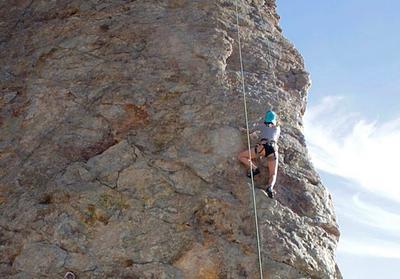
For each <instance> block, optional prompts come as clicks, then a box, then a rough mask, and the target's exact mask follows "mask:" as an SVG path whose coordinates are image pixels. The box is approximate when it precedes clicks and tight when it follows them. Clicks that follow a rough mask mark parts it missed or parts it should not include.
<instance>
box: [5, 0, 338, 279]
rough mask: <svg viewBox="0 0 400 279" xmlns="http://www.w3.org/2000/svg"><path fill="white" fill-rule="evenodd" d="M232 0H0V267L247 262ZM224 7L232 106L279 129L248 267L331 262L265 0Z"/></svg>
mask: <svg viewBox="0 0 400 279" xmlns="http://www.w3.org/2000/svg"><path fill="white" fill-rule="evenodd" d="M234 3H235V2H234V1H227V0H192V1H189V0H161V1H154V0H136V1H135V0H134V1H119V0H118V1H99V0H91V1H82V0H56V1H31V0H20V1H16V0H8V1H2V2H1V3H0V61H1V65H2V66H1V68H0V81H1V84H0V90H1V92H0V109H1V110H0V277H2V278H62V276H63V275H64V274H65V272H67V271H73V272H74V273H75V274H77V276H78V277H79V278H258V263H257V249H256V242H255V229H254V221H253V212H252V205H251V196H250V188H249V180H248V179H247V178H246V177H245V175H244V174H245V170H244V169H243V168H242V167H241V166H240V165H239V163H238V162H237V159H236V156H237V152H238V151H239V150H241V149H243V148H245V146H246V143H245V136H244V135H243V133H241V132H240V131H239V127H243V126H244V124H245V123H244V115H243V101H242V93H241V91H240V67H239V60H238V59H239V58H238V48H237V37H236V25H235V22H236V17H235V5H234ZM239 10H240V20H239V21H240V25H241V28H242V29H241V32H242V40H243V41H242V43H243V59H244V64H245V65H244V67H245V79H246V89H247V91H248V93H249V96H248V105H249V113H250V114H249V118H250V120H251V122H252V123H254V122H256V121H259V120H260V119H261V117H262V116H263V114H264V112H265V110H266V109H270V108H272V109H274V110H275V111H276V112H277V113H278V114H279V116H280V124H281V127H282V137H281V140H280V143H279V146H280V158H279V165H280V168H279V174H278V179H277V185H276V191H277V195H276V200H270V199H267V198H266V197H264V196H263V195H262V194H261V192H259V190H257V191H256V194H257V201H258V207H259V222H260V231H261V240H262V255H263V269H264V275H265V276H266V277H265V278H340V277H341V275H340V272H339V271H338V268H337V267H336V264H335V259H334V254H335V249H336V244H337V241H338V238H339V230H338V227H337V224H336V220H335V213H334V208H333V205H332V200H331V197H330V195H329V193H328V192H327V190H326V189H325V188H324V187H323V185H322V184H321V181H320V178H319V176H318V174H317V173H316V172H315V170H314V168H313V167H312V165H311V163H310V160H309V158H308V155H307V150H306V145H305V140H304V136H303V134H302V115H303V113H304V111H305V108H306V93H307V89H308V87H309V77H308V74H307V73H306V72H305V70H304V65H303V59H302V57H301V55H300V54H299V53H298V52H297V50H296V49H295V48H294V47H293V45H292V44H291V43H290V42H288V41H287V40H286V39H285V38H284V37H283V35H282V33H281V29H280V27H279V26H278V20H279V16H278V15H277V14H276V11H275V1H273V0H265V1H264V0H241V1H239ZM256 184H257V186H262V185H264V184H265V173H262V176H261V177H260V178H257V180H256Z"/></svg>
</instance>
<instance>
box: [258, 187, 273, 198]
mask: <svg viewBox="0 0 400 279" xmlns="http://www.w3.org/2000/svg"><path fill="white" fill-rule="evenodd" d="M261 191H262V192H263V193H264V194H265V195H266V196H268V197H269V198H270V199H273V198H274V191H272V188H271V187H268V188H267V189H266V190H261Z"/></svg>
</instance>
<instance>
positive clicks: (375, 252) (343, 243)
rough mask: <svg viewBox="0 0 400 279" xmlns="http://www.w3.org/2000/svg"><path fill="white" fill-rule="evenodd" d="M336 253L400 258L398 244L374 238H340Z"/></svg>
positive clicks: (399, 245)
mask: <svg viewBox="0 0 400 279" xmlns="http://www.w3.org/2000/svg"><path fill="white" fill-rule="evenodd" d="M338 253H346V254H353V255H359V256H368V257H379V258H392V259H400V244H399V243H396V242H390V241H383V240H381V239H374V238H365V239H357V240H356V239H351V238H341V239H340V241H339V245H338Z"/></svg>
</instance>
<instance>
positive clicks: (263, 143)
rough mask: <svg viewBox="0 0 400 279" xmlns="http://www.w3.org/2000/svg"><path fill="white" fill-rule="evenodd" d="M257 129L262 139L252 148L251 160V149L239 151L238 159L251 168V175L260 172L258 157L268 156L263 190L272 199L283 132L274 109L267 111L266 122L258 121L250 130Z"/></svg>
mask: <svg viewBox="0 0 400 279" xmlns="http://www.w3.org/2000/svg"><path fill="white" fill-rule="evenodd" d="M256 131H260V138H261V140H260V141H259V143H257V144H256V146H255V147H253V148H251V162H250V154H249V150H244V151H242V152H240V153H239V156H238V159H239V161H240V162H241V163H243V164H244V165H245V166H246V167H248V168H249V171H248V173H247V176H248V177H251V172H250V171H252V172H253V176H255V175H257V174H259V173H260V170H259V168H258V167H257V166H256V165H255V163H254V161H255V160H257V159H258V158H261V157H265V158H267V169H268V182H267V185H266V187H265V189H263V190H262V192H263V193H264V194H266V195H267V196H268V197H270V198H271V199H272V198H274V192H273V188H274V185H275V182H276V175H277V171H278V145H277V142H278V138H279V135H280V132H281V129H280V127H279V126H278V125H277V116H276V113H275V112H273V111H270V110H269V111H267V112H266V113H265V118H264V123H258V125H257V126H256V127H255V128H254V129H253V131H251V132H250V131H249V133H250V134H253V133H254V132H256Z"/></svg>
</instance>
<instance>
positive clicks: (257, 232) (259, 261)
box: [236, 0, 263, 279]
mask: <svg viewBox="0 0 400 279" xmlns="http://www.w3.org/2000/svg"><path fill="white" fill-rule="evenodd" d="M238 1H239V0H236V27H237V35H238V44H239V60H240V72H241V75H242V91H243V103H244V114H245V118H246V130H247V147H248V149H249V157H250V176H251V190H252V195H253V208H254V220H255V225H256V235H257V250H258V263H259V267H260V278H261V279H263V272H262V259H261V245H260V234H259V231H258V218H257V204H256V194H255V191H254V176H253V163H252V162H253V161H252V159H251V147H250V132H249V119H248V116H247V102H246V88H245V85H244V73H243V59H242V45H241V42H240V30H239V10H238Z"/></svg>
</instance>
